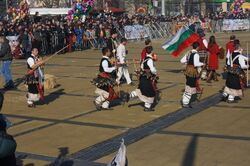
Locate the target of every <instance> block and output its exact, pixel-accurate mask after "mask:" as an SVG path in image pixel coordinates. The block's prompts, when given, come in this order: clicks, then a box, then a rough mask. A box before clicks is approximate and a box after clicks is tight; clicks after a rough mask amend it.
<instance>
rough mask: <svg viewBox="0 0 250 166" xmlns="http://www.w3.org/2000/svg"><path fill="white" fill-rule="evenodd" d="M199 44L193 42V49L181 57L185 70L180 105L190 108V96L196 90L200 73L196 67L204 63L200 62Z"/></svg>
mask: <svg viewBox="0 0 250 166" xmlns="http://www.w3.org/2000/svg"><path fill="white" fill-rule="evenodd" d="M199 46H200V44H199V43H198V42H195V43H193V49H192V50H191V51H190V52H189V53H188V54H186V55H185V56H184V57H183V58H182V59H181V63H184V64H187V66H186V71H185V75H186V87H185V91H184V94H183V97H182V106H183V107H184V108H191V106H190V100H191V97H192V95H194V94H196V93H197V91H198V90H197V80H198V79H199V75H200V74H199V71H198V69H199V68H200V67H201V66H204V63H202V62H200V56H199V53H198V50H199Z"/></svg>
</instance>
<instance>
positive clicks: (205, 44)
mask: <svg viewBox="0 0 250 166" xmlns="http://www.w3.org/2000/svg"><path fill="white" fill-rule="evenodd" d="M203 44H204V46H205V47H206V48H208V42H207V40H206V39H203Z"/></svg>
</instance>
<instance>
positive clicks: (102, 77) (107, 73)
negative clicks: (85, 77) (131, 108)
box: [92, 56, 118, 109]
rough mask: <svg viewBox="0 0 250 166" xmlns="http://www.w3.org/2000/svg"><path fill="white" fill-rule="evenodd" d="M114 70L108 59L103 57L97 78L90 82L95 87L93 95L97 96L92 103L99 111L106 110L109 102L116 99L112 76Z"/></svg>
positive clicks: (113, 77) (114, 81)
mask: <svg viewBox="0 0 250 166" xmlns="http://www.w3.org/2000/svg"><path fill="white" fill-rule="evenodd" d="M115 70H116V69H115V67H113V66H112V64H111V62H110V59H109V57H107V56H103V58H102V60H101V62H100V66H99V72H100V73H99V74H98V76H97V78H95V79H94V80H93V81H92V83H93V84H94V85H96V87H97V88H96V90H95V93H96V94H97V95H98V97H97V98H96V99H95V101H94V102H95V105H96V106H97V107H99V108H100V109H101V108H104V109H108V108H109V104H110V102H111V101H112V100H114V99H116V98H118V96H117V95H116V93H115V91H114V86H115V85H116V80H115V76H114V75H115V74H114V72H115Z"/></svg>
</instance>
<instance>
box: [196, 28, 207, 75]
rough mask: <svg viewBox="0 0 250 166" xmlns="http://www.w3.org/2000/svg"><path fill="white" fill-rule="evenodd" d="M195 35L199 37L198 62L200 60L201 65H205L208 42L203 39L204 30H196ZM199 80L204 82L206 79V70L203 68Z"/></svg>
mask: <svg viewBox="0 0 250 166" xmlns="http://www.w3.org/2000/svg"><path fill="white" fill-rule="evenodd" d="M197 33H198V35H199V39H198V42H199V45H200V47H199V50H198V53H199V55H200V60H201V61H202V62H203V63H207V56H208V51H207V49H208V42H207V40H206V39H205V33H204V30H203V29H198V30H197ZM201 79H202V80H206V79H207V70H206V67H204V68H203V70H202V74H201Z"/></svg>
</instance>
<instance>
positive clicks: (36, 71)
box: [25, 48, 44, 108]
mask: <svg viewBox="0 0 250 166" xmlns="http://www.w3.org/2000/svg"><path fill="white" fill-rule="evenodd" d="M43 64H44V62H43V61H42V60H40V59H39V56H38V49H37V48H33V49H32V52H31V56H30V57H29V58H28V59H27V67H28V72H27V75H26V76H27V77H26V81H25V84H26V85H28V94H27V103H28V107H30V108H34V107H35V102H37V101H39V100H40V99H42V100H44V95H43V93H44V92H43V85H42V82H43V79H44V76H43V72H42V70H41V65H43Z"/></svg>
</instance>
